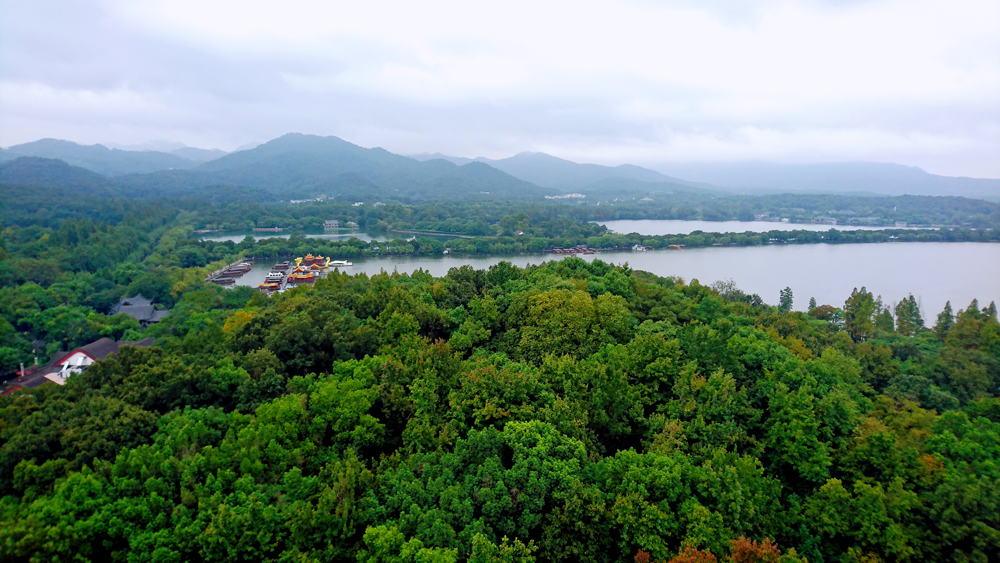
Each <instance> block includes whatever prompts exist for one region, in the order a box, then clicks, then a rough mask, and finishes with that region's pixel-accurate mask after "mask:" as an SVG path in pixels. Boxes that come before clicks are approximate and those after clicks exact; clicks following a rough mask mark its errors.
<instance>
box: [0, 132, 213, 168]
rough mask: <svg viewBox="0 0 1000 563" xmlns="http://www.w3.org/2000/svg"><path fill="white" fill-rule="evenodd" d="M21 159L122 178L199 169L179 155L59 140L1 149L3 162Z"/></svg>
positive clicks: (0, 158)
mask: <svg viewBox="0 0 1000 563" xmlns="http://www.w3.org/2000/svg"><path fill="white" fill-rule="evenodd" d="M22 156H36V157H42V158H57V159H59V160H64V161H66V162H67V163H69V164H72V165H73V166H79V167H81V168H86V169H87V170H90V171H92V172H97V173H99V174H104V175H106V176H121V175H124V174H136V173H144V172H153V171H156V170H168V169H171V168H177V169H185V168H194V167H195V166H196V165H197V163H196V162H195V161H193V160H189V159H187V158H184V157H181V156H178V155H176V154H169V153H164V152H156V151H123V150H119V149H109V148H107V147H105V146H104V145H78V144H76V143H73V142H70V141H60V140H58V139H42V140H40V141H34V142H31V143H25V144H23V145H14V146H12V147H10V148H7V149H0V161H6V160H13V159H15V158H18V157H22Z"/></svg>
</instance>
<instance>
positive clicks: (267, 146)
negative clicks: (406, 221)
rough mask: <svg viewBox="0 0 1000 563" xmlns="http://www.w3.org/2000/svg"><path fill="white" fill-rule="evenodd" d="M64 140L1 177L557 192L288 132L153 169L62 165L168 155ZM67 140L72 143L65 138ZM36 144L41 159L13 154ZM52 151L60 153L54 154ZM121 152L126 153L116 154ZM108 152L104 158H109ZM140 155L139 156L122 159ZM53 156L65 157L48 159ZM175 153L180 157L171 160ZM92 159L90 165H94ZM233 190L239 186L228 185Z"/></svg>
mask: <svg viewBox="0 0 1000 563" xmlns="http://www.w3.org/2000/svg"><path fill="white" fill-rule="evenodd" d="M63 143H66V142H65V141H62V142H55V143H52V142H44V143H40V144H39V143H34V144H32V143H29V145H31V146H30V147H26V146H25V145H20V146H18V147H12V148H11V149H8V150H7V151H6V152H5V157H8V158H7V161H6V162H3V164H0V182H3V183H6V184H18V185H37V186H45V187H56V188H60V189H65V190H71V191H73V190H75V191H78V192H86V193H91V192H94V191H99V192H102V193H112V194H117V195H119V196H122V197H200V198H209V199H215V200H226V199H252V200H263V201H266V200H280V199H294V198H300V199H305V198H312V197H316V196H317V195H320V194H323V195H326V196H327V197H330V198H334V199H342V200H352V201H353V200H365V199H386V200H396V201H403V202H412V201H422V200H431V199H445V198H450V199H483V198H487V199H495V198H524V197H532V198H537V197H540V196H543V195H556V194H558V193H559V192H558V191H557V190H555V189H550V188H544V187H540V186H537V185H535V184H532V183H530V182H526V181H523V180H519V179H517V178H515V177H513V176H510V175H508V174H506V173H504V172H502V171H500V170H498V169H496V168H493V167H491V166H488V165H486V164H483V163H479V162H473V163H469V164H467V165H463V166H458V165H455V164H453V163H451V162H447V161H443V160H431V161H427V162H420V161H418V160H414V159H412V158H407V157H405V156H400V155H397V154H393V153H390V152H388V151H386V150H384V149H381V148H373V149H366V148H363V147H359V146H357V145H354V144H351V143H349V142H347V141H344V140H342V139H339V138H337V137H317V136H314V135H302V134H298V133H290V134H288V135H283V136H282V137H279V138H277V139H274V140H272V141H270V142H267V143H264V144H262V145H259V146H257V147H256V148H252V149H248V150H244V151H239V152H234V153H230V154H227V155H225V156H223V157H221V158H217V159H214V160H211V161H209V162H205V163H202V164H197V163H192V164H189V165H185V166H183V167H182V166H172V167H169V168H167V169H160V170H156V171H143V172H135V173H125V174H119V175H113V174H110V173H108V174H99V173H98V171H95V170H93V168H91V169H89V170H88V169H87V167H85V166H82V165H78V166H73V165H70V164H68V163H67V162H68V161H67V160H66V158H73V159H75V160H76V161H77V162H80V163H81V164H89V166H90V167H94V168H96V167H98V165H104V166H105V170H107V168H108V167H109V165H108V164H107V160H99V157H108V158H119V157H121V159H120V160H118V161H117V162H116V165H117V166H118V168H117V170H121V169H125V168H128V167H131V168H133V169H134V168H137V167H139V165H140V164H148V162H149V160H150V154H153V155H156V158H160V159H162V160H164V161H167V160H168V159H167V158H165V156H174V157H176V155H168V154H167V153H156V152H147V151H142V152H136V151H118V150H110V149H107V148H105V147H103V146H100V145H95V146H91V147H81V146H80V145H73V146H67V145H65V144H63ZM70 145H72V144H71V143H70ZM38 147H41V148H42V149H44V154H43V155H42V156H45V157H47V158H43V157H41V156H19V157H16V158H14V159H12V160H11V159H10V158H9V155H11V154H19V153H20V154H24V152H27V151H28V150H30V149H31V148H38ZM54 149H59V150H62V151H63V153H64V155H56V154H53V153H54ZM119 153H124V154H119ZM109 155H110V156H109ZM136 155H142V157H143V158H144V159H145V160H138V159H136V160H134V161H127V160H124V159H127V158H129V157H136ZM51 156H64V158H62V159H58V160H57V159H54V158H51ZM176 158H180V157H176ZM95 162H96V163H97V164H96V165H95V164H94V163H95ZM234 188H239V189H234Z"/></svg>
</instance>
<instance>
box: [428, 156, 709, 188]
mask: <svg viewBox="0 0 1000 563" xmlns="http://www.w3.org/2000/svg"><path fill="white" fill-rule="evenodd" d="M410 158H413V159H416V160H420V161H425V162H426V161H429V160H434V159H438V160H446V161H448V162H453V163H455V164H459V165H461V164H466V163H468V162H483V163H485V164H489V165H490V166H492V167H493V168H496V169H497V170H502V171H504V172H506V173H507V174H510V175H511V176H513V177H515V178H519V179H521V180H524V181H526V182H531V183H533V184H538V185H539V186H545V187H548V188H554V189H557V190H562V191H579V190H581V189H583V188H585V187H587V186H591V185H593V184H594V183H595V182H601V181H604V180H609V179H612V178H617V179H621V180H633V181H638V182H647V183H649V182H651V183H671V184H678V185H688V186H692V187H701V188H708V189H711V188H713V186H708V185H700V184H699V183H697V182H689V181H686V180H681V179H679V178H672V177H670V176H666V175H664V174H661V173H659V172H657V171H655V170H650V169H648V168H642V167H641V166H634V165H632V164H622V165H620V166H601V165H599V164H579V163H576V162H573V161H570V160H565V159H562V158H558V157H555V156H552V155H548V154H545V153H541V152H522V153H519V154H516V155H514V156H512V157H509V158H503V159H499V160H493V159H489V158H484V157H478V158H475V159H469V158H463V157H458V156H448V155H445V154H441V153H433V154H431V153H421V154H416V155H411V156H410ZM608 187H609V186H604V188H608ZM637 187H639V186H638V185H632V184H630V185H629V189H632V188H637Z"/></svg>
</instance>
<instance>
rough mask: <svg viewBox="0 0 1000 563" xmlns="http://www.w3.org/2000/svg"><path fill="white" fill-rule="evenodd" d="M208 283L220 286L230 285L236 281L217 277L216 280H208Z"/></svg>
mask: <svg viewBox="0 0 1000 563" xmlns="http://www.w3.org/2000/svg"><path fill="white" fill-rule="evenodd" d="M209 282H211V283H217V284H220V285H228V284H231V283H236V279H234V278H230V277H224V276H219V277H217V278H212V279H211V280H209Z"/></svg>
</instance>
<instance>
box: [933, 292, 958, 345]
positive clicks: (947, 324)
mask: <svg viewBox="0 0 1000 563" xmlns="http://www.w3.org/2000/svg"><path fill="white" fill-rule="evenodd" d="M953 324H955V313H954V311H953V310H952V308H951V301H947V302H945V304H944V310H943V311H941V312H940V313H938V316H937V324H936V325H934V333H935V334H937V336H938V338H940V339H941V340H944V339H945V337H946V336H948V331H950V330H951V326H952V325H953Z"/></svg>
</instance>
